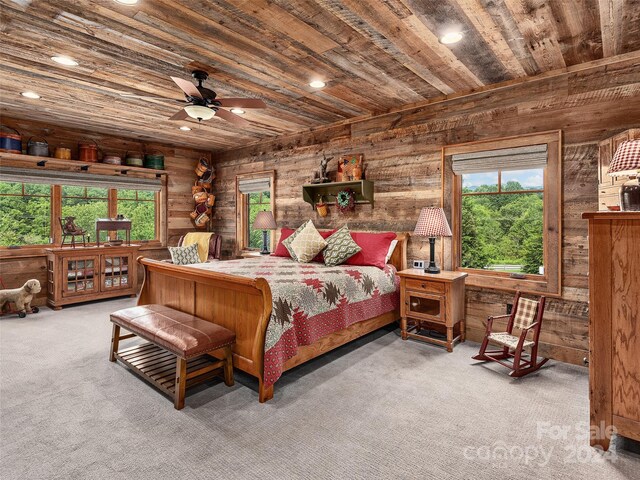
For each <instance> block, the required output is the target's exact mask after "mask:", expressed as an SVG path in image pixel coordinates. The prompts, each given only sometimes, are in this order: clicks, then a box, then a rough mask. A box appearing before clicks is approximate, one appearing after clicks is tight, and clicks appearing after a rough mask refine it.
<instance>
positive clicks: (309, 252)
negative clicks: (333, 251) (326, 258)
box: [291, 222, 327, 263]
mask: <svg viewBox="0 0 640 480" xmlns="http://www.w3.org/2000/svg"><path fill="white" fill-rule="evenodd" d="M326 246H327V242H326V240H325V239H324V238H322V235H320V234H319V233H318V230H316V227H315V226H314V225H313V223H312V222H308V223H307V224H306V225H305V227H304V228H303V229H302V230H301V231H300V233H298V235H296V238H294V239H293V242H291V249H292V250H293V251H294V253H295V254H296V259H297V260H298V262H300V263H308V262H310V261H311V260H313V259H314V257H315V256H316V255H317V254H319V253H320V252H321V251H322V250H324V247H326Z"/></svg>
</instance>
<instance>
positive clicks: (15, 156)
mask: <svg viewBox="0 0 640 480" xmlns="http://www.w3.org/2000/svg"><path fill="white" fill-rule="evenodd" d="M0 165H2V166H6V167H9V166H13V167H15V166H20V167H29V168H43V169H50V170H67V171H76V172H77V171H89V172H91V173H98V174H102V175H114V174H115V175H121V174H127V172H131V173H139V174H144V175H155V176H156V177H158V176H161V175H166V174H167V172H166V171H165V170H156V169H154V168H144V167H130V166H128V165H110V164H108V163H93V162H81V161H80V160H62V159H60V158H53V157H38V156H35V155H24V154H19V153H5V152H2V153H0Z"/></svg>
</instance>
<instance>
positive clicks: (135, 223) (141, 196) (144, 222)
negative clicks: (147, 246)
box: [117, 190, 158, 240]
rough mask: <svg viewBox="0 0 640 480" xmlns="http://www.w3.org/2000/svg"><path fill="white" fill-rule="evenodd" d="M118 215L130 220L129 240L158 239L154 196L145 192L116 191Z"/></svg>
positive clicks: (153, 193)
mask: <svg viewBox="0 0 640 480" xmlns="http://www.w3.org/2000/svg"><path fill="white" fill-rule="evenodd" d="M117 199H118V208H117V212H118V214H122V215H124V216H125V218H128V219H130V220H131V240H154V239H156V238H158V232H157V223H158V222H157V221H156V194H155V192H151V191H146V190H118V193H117Z"/></svg>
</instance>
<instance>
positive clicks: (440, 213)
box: [413, 207, 451, 237]
mask: <svg viewBox="0 0 640 480" xmlns="http://www.w3.org/2000/svg"><path fill="white" fill-rule="evenodd" d="M413 234H414V235H416V236H419V237H450V236H451V229H450V228H449V223H448V222H447V217H445V215H444V210H442V209H441V208H438V207H425V208H423V209H422V210H421V211H420V217H419V218H418V223H416V228H415V230H414V231H413Z"/></svg>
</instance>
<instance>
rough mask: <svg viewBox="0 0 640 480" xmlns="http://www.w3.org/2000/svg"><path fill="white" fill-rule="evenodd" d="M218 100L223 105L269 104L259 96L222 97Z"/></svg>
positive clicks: (252, 105) (261, 106) (243, 106)
mask: <svg viewBox="0 0 640 480" xmlns="http://www.w3.org/2000/svg"><path fill="white" fill-rule="evenodd" d="M216 100H217V101H218V102H220V105H221V106H223V107H230V108H233V107H237V108H267V104H266V103H264V102H263V101H262V100H260V99H258V98H220V99H216Z"/></svg>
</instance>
